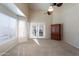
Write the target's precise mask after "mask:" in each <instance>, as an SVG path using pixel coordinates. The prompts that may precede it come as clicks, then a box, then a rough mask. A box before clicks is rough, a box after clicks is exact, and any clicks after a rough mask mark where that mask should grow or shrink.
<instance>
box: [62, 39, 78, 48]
mask: <svg viewBox="0 0 79 59" xmlns="http://www.w3.org/2000/svg"><path fill="white" fill-rule="evenodd" d="M64 41H65V42H66V43H68V44H70V45H71V46H73V47H75V48H78V49H79V47H78V46H77V45H75V44H72V43H70V42H68V41H66V40H64Z"/></svg>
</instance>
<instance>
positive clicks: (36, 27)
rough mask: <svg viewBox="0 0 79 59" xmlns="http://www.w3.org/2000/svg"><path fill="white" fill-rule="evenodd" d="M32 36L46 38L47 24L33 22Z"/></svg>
mask: <svg viewBox="0 0 79 59" xmlns="http://www.w3.org/2000/svg"><path fill="white" fill-rule="evenodd" d="M30 37H31V38H45V24H44V23H31V25H30Z"/></svg>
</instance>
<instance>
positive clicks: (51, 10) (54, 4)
mask: <svg viewBox="0 0 79 59" xmlns="http://www.w3.org/2000/svg"><path fill="white" fill-rule="evenodd" d="M62 4H63V3H52V4H50V6H49V8H48V11H47V14H48V15H51V14H52V12H53V6H57V7H61V6H62Z"/></svg>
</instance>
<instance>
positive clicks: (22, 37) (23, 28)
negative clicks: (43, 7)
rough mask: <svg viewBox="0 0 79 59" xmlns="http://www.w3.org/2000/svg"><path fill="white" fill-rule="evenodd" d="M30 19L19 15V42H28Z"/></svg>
mask: <svg viewBox="0 0 79 59" xmlns="http://www.w3.org/2000/svg"><path fill="white" fill-rule="evenodd" d="M27 20H28V19H27V18H26V17H20V16H19V17H18V39H19V40H18V42H19V43H22V42H26V41H27V39H28V35H29V34H28V21H27Z"/></svg>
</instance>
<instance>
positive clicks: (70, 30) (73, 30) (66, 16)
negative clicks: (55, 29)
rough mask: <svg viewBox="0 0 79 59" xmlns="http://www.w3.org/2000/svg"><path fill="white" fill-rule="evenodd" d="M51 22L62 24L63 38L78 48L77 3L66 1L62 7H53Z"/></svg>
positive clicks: (78, 23) (78, 19)
mask: <svg viewBox="0 0 79 59" xmlns="http://www.w3.org/2000/svg"><path fill="white" fill-rule="evenodd" d="M52 23H53V24H58V23H60V24H63V35H64V37H63V39H64V41H66V42H67V43H69V44H71V45H73V46H74V47H77V48H79V4H77V3H69V4H68V3H66V4H63V6H62V7H54V12H53V22H52Z"/></svg>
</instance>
